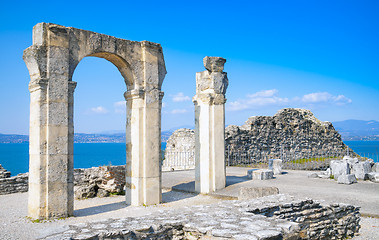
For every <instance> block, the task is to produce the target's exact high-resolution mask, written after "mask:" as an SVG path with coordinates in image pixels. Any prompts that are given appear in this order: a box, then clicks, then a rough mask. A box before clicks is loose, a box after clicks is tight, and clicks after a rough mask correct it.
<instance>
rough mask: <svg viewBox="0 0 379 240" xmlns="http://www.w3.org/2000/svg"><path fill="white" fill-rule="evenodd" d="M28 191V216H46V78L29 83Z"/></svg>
mask: <svg viewBox="0 0 379 240" xmlns="http://www.w3.org/2000/svg"><path fill="white" fill-rule="evenodd" d="M29 91H30V127H29V190H28V191H29V193H28V216H29V217H31V218H33V219H40V218H45V216H46V194H47V192H46V184H45V183H46V168H47V164H46V158H47V151H46V132H47V124H46V109H47V101H46V93H47V80H46V79H36V80H32V81H30V83H29Z"/></svg>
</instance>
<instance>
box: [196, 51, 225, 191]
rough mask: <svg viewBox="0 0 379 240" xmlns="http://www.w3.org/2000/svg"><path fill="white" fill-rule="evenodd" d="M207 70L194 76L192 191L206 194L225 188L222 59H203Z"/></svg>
mask: <svg viewBox="0 0 379 240" xmlns="http://www.w3.org/2000/svg"><path fill="white" fill-rule="evenodd" d="M203 61H204V66H205V68H206V69H207V71H203V72H198V73H196V95H195V96H194V97H193V102H194V104H195V142H196V146H195V158H196V175H195V189H196V192H199V193H209V192H213V191H216V190H218V189H222V188H224V187H225V102H226V98H225V92H226V88H227V87H228V78H227V74H226V73H225V72H223V70H224V64H225V62H226V60H225V59H224V58H220V57H205V58H204V59H203Z"/></svg>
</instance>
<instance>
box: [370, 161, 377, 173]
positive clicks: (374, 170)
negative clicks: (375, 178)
mask: <svg viewBox="0 0 379 240" xmlns="http://www.w3.org/2000/svg"><path fill="white" fill-rule="evenodd" d="M371 172H377V173H379V163H374V165H372V167H371Z"/></svg>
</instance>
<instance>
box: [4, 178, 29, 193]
mask: <svg viewBox="0 0 379 240" xmlns="http://www.w3.org/2000/svg"><path fill="white" fill-rule="evenodd" d="M28 178H29V174H28V173H23V174H19V175H17V176H14V177H9V178H0V195H5V194H11V193H19V192H27V191H28Z"/></svg>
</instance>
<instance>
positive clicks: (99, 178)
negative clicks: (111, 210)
mask: <svg viewBox="0 0 379 240" xmlns="http://www.w3.org/2000/svg"><path fill="white" fill-rule="evenodd" d="M125 171H126V169H125V165H121V166H102V167H93V168H87V169H75V170H74V181H75V186H77V188H76V190H75V199H86V198H93V197H107V196H109V194H110V193H113V194H124V193H125V192H124V186H125Z"/></svg>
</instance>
